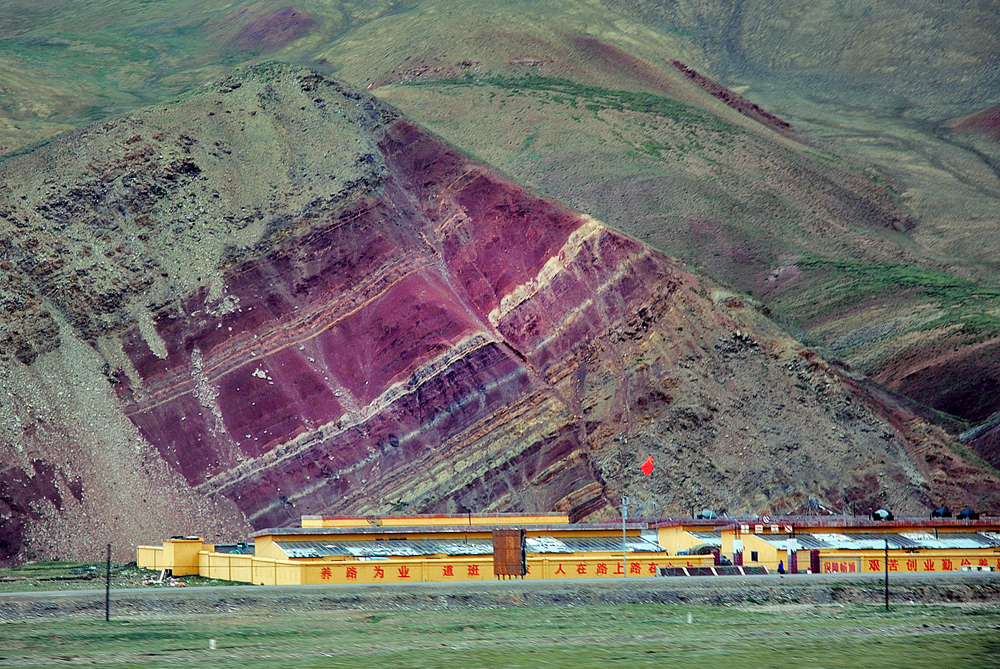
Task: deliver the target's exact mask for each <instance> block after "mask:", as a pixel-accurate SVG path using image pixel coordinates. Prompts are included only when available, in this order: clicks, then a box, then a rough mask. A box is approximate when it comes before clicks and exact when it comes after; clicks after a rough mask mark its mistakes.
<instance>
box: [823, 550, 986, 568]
mask: <svg viewBox="0 0 1000 669" xmlns="http://www.w3.org/2000/svg"><path fill="white" fill-rule="evenodd" d="M884 560H885V551H884V550H881V551H880V550H872V551H867V550H866V551H836V550H820V554H819V562H820V571H821V572H822V573H824V574H830V573H849V574H853V573H857V572H866V573H867V572H883V571H884V570H885V562H884ZM963 565H971V566H984V567H993V568H994V569H997V570H1000V552H998V551H995V550H994V549H990V548H984V549H969V550H956V549H950V550H944V549H920V550H916V551H914V552H906V551H905V550H890V551H889V573H893V572H897V573H910V574H913V573H927V572H938V571H959V570H960V569H961V568H962V566H963Z"/></svg>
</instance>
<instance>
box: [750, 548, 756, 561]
mask: <svg viewBox="0 0 1000 669" xmlns="http://www.w3.org/2000/svg"><path fill="white" fill-rule="evenodd" d="M756 561H757V551H750V562H756Z"/></svg>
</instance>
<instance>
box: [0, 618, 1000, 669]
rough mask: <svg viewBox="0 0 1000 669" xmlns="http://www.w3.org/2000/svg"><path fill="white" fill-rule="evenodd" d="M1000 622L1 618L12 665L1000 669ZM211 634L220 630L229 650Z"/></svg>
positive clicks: (2, 649)
mask: <svg viewBox="0 0 1000 669" xmlns="http://www.w3.org/2000/svg"><path fill="white" fill-rule="evenodd" d="M689 613H690V614H691V618H692V622H691V624H688V614H689ZM997 630H1000V610H998V609H996V608H991V609H961V608H951V607H925V606H905V607H897V608H896V609H895V610H893V611H891V612H890V613H885V612H884V611H882V610H881V609H878V608H862V607H847V608H841V607H839V606H836V607H813V606H790V607H785V608H771V609H761V610H747V609H732V608H724V607H678V606H656V605H643V606H617V607H609V606H602V607H560V608H516V609H515V608H510V609H499V610H486V611H419V612H418V611H406V612H394V611H383V612H375V613H373V612H357V611H330V612H320V613H317V612H310V613H302V612H296V611H294V609H292V610H287V611H282V612H280V613H279V612H269V613H254V614H242V615H239V614H222V615H200V616H196V615H187V616H177V617H170V618H161V619H138V618H137V619H132V620H124V619H118V620H112V622H111V623H105V622H104V621H102V620H95V621H79V620H75V621H73V622H58V621H48V620H46V621H38V622H36V621H30V622H17V623H7V624H3V625H2V626H0V636H2V638H3V639H4V641H3V643H2V644H0V665H15V666H21V667H43V666H64V665H65V664H66V663H67V662H73V663H75V664H76V663H79V664H96V665H98V666H116V667H132V666H140V665H146V664H147V663H154V662H155V663H170V664H171V665H206V664H209V663H211V664H212V665H213V666H218V667H230V666H233V667H235V666H240V667H246V666H252V667H290V666H294V667H375V666H377V667H382V668H384V669H388V668H390V667H407V668H411V669H412V668H417V667H442V668H446V667H462V668H463V669H465V668H468V669H472V668H476V667H602V666H603V667H665V666H671V667H676V666H694V665H701V666H714V667H731V666H748V667H788V666H802V667H805V666H807V667H810V668H819V667H879V668H881V667H908V668H910V669H918V668H920V667H928V668H941V667H996V666H1000V659H998V656H997V651H1000V633H998V631H997ZM210 639H215V640H216V649H215V650H210V648H209V640H210Z"/></svg>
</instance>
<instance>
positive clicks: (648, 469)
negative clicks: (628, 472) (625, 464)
mask: <svg viewBox="0 0 1000 669" xmlns="http://www.w3.org/2000/svg"><path fill="white" fill-rule="evenodd" d="M639 469H641V470H642V473H643V474H644V475H645V476H649V475H650V474H652V473H653V456H652V455H651V456H649V459H648V460H646V462H644V463H643V465H642V467H640V468H639Z"/></svg>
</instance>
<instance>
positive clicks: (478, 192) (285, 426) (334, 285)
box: [0, 64, 1000, 561]
mask: <svg viewBox="0 0 1000 669" xmlns="http://www.w3.org/2000/svg"><path fill="white" fill-rule="evenodd" d="M0 181H2V183H3V184H4V191H3V196H2V200H0V204H2V211H0V215H2V219H0V244H2V247H3V249H4V258H5V259H6V260H5V261H4V264H3V265H0V273H2V274H0V281H2V283H0V286H2V290H3V293H2V302H0V305H2V308H3V314H2V316H3V317H2V319H0V322H2V323H3V325H2V326H0V327H2V331H3V337H2V340H0V341H2V342H3V348H2V352H0V353H2V355H0V358H2V366H0V383H2V390H3V391H4V392H3V397H5V398H6V399H4V400H3V402H2V406H3V413H2V414H0V419H2V423H0V430H2V434H3V441H2V445H0V448H2V450H0V458H2V462H3V472H4V473H3V477H2V478H0V485H2V486H3V488H2V491H3V495H2V499H3V500H4V504H5V505H6V508H5V509H4V512H3V514H2V516H0V532H2V535H3V537H4V542H3V546H5V547H6V548H5V553H4V555H3V556H2V558H3V560H4V561H16V560H23V559H25V558H26V557H32V556H47V557H49V556H70V555H74V556H75V555H84V554H87V553H88V552H89V553H93V552H94V551H95V550H96V547H98V546H100V545H101V544H103V543H104V542H105V541H106V540H107V538H108V537H113V539H114V541H113V543H115V544H116V545H124V546H127V545H130V544H135V543H141V542H148V541H154V540H157V539H159V538H162V536H163V535H165V534H166V535H170V534H187V533H194V532H198V533H208V534H210V535H212V536H214V537H215V538H217V539H236V538H239V537H240V536H241V534H242V533H243V532H245V531H246V529H247V528H248V527H263V526H269V525H280V524H286V523H291V522H294V521H295V520H297V518H298V516H299V515H301V514H303V513H330V512H350V513H371V512H386V511H388V510H391V509H397V510H398V509H409V510H412V511H441V510H449V511H456V510H462V509H469V510H474V511H477V512H478V511H488V510H494V509H496V510H537V511H543V510H551V509H560V510H565V511H567V512H569V513H570V515H571V516H572V517H573V518H594V519H598V518H610V517H614V515H615V514H616V511H615V508H616V507H615V505H616V500H617V499H618V497H619V495H620V494H621V493H622V492H623V491H626V490H627V491H628V492H629V493H630V494H631V495H632V496H633V499H634V500H635V501H636V502H637V504H638V508H639V509H640V511H641V512H646V513H653V512H658V513H683V512H685V511H689V510H690V508H691V507H692V506H702V507H703V506H708V507H712V508H716V509H718V510H720V511H728V512H730V513H735V512H739V511H756V512H764V511H768V512H774V513H780V512H782V511H788V510H791V509H793V508H795V507H796V506H798V505H800V504H801V503H803V502H804V501H806V500H807V499H810V498H812V499H816V500H818V501H820V502H821V503H823V504H825V505H827V506H833V507H835V508H845V507H853V508H854V509H855V510H856V511H858V512H859V513H861V512H867V511H870V510H871V509H872V508H875V507H879V506H884V505H888V506H891V507H892V508H893V509H894V510H896V511H897V512H922V511H923V510H924V509H925V508H928V507H932V506H938V505H940V504H949V505H953V506H966V505H974V506H977V507H979V508H984V509H985V508H995V507H996V506H997V501H998V500H997V495H998V492H997V491H998V489H1000V487H998V486H997V483H998V480H997V477H996V475H995V473H994V472H993V471H992V470H990V469H989V468H988V467H984V466H982V465H981V464H976V463H975V462H970V461H968V460H965V459H964V458H963V457H962V456H960V455H958V452H959V447H958V446H957V444H956V443H955V442H954V440H953V439H951V438H950V437H948V435H946V434H945V433H944V432H942V431H941V430H940V429H937V428H935V427H933V426H932V425H929V424H928V423H927V422H926V420H925V419H923V418H921V417H920V415H919V412H918V411H915V410H914V409H912V408H910V407H908V406H907V405H905V404H903V403H900V402H899V401H898V400H897V399H896V398H894V397H892V396H891V395H888V394H885V393H883V392H882V391H880V390H879V389H877V388H876V387H874V386H872V385H871V384H870V383H869V382H867V381H866V380H865V379H863V378H862V377H858V376H855V375H852V374H850V373H848V372H845V371H844V370H842V369H840V368H838V367H836V366H831V365H830V364H828V363H826V362H825V361H824V360H823V359H822V358H820V357H819V356H817V355H816V354H815V353H813V352H811V351H809V350H807V349H804V348H802V347H801V346H800V345H798V344H796V343H795V342H794V341H792V340H790V339H789V338H788V337H787V336H785V335H783V334H782V333H781V332H780V331H779V330H777V329H776V328H775V327H774V326H773V324H771V322H770V321H768V320H767V319H765V318H764V317H763V316H762V315H761V314H760V313H758V309H757V308H755V307H754V306H753V305H751V304H748V303H747V302H746V301H745V300H744V299H742V298H740V297H739V296H737V295H735V294H733V293H731V292H728V291H725V290H723V289H721V288H719V287H717V286H714V285H712V284H711V283H710V282H707V281H704V280H700V279H698V278H697V277H695V276H693V275H691V274H689V273H687V272H686V271H685V270H684V269H683V268H682V266H681V265H680V263H678V262H677V261H674V260H671V259H670V258H668V257H666V256H664V255H662V254H661V253H659V252H657V251H655V250H653V249H651V248H649V247H647V246H645V245H643V244H642V243H640V242H639V241H637V240H635V239H632V238H629V237H626V236H624V235H622V234H620V233H618V232H615V231H613V230H611V229H609V228H607V227H605V226H604V225H602V224H600V223H599V222H597V221H595V220H593V219H591V218H589V217H587V216H586V215H584V214H581V213H578V212H575V211H573V210H570V209H568V208H567V207H565V206H564V205H561V204H558V203H555V202H553V201H551V200H547V199H545V198H543V197H541V196H539V195H538V194H536V193H534V192H532V191H530V190H528V189H526V188H525V187H523V186H521V185H519V184H516V183H514V182H512V181H510V180H509V179H507V178H506V177H503V176H502V175H500V174H499V173H497V172H495V171H494V170H492V169H491V168H489V167H487V166H485V165H484V164H482V163H480V162H478V161H476V160H474V159H472V158H470V157H468V156H466V155H464V154H462V153H461V152H460V151H458V150H457V149H455V148H454V147H452V146H450V145H448V144H446V143H445V142H443V141H442V140H441V139H439V138H437V137H435V136H433V135H431V134H429V133H428V132H427V131H424V130H422V129H420V128H419V127H418V126H416V125H414V124H412V123H411V122H410V121H408V120H406V119H404V118H403V117H401V116H399V114H398V113H397V112H396V111H394V110H393V109H391V108H389V107H388V106H386V105H384V104H383V103H380V102H378V101H376V100H374V99H373V98H371V97H369V96H368V95H366V94H363V93H359V92H357V91H354V90H353V89H350V88H347V87H344V86H342V85H340V84H337V83H336V82H334V81H332V80H329V79H326V78H324V77H323V76H322V75H319V74H317V73H315V72H311V71H308V70H304V69H299V68H294V67H290V66H285V65H275V64H269V65H262V66H259V67H255V68H252V69H249V70H246V71H242V72H240V73H238V74H236V75H233V76H231V77H228V78H226V79H224V80H222V81H221V82H219V83H217V84H215V85H213V86H211V87H207V88H204V89H202V90H200V91H199V92H198V93H197V94H192V95H189V96H186V97H184V98H182V99H180V100H177V101H174V102H172V103H171V104H168V105H165V106H159V107H152V108H149V109H147V110H143V111H140V112H136V113H134V114H131V115H128V116H124V117H121V118H117V119H114V120H112V121H108V122H105V123H101V124H98V125H94V126H89V127H87V128H85V129H83V130H81V131H78V132H75V133H71V134H70V135H67V136H66V137H64V138H62V139H60V140H59V141H55V142H52V143H50V144H49V145H47V146H45V147H43V148H40V149H38V150H36V151H34V152H32V153H30V154H27V155H24V156H20V157H17V158H14V159H11V160H8V161H7V162H5V163H3V164H2V165H0ZM650 454H652V455H654V458H655V459H656V462H657V470H656V472H655V473H654V475H653V476H652V477H650V478H648V479H647V478H644V477H642V476H641V474H640V473H639V472H638V464H639V463H641V461H642V460H643V459H645V457H646V456H647V455H650ZM121 552H122V555H123V556H124V555H127V550H122V551H121Z"/></svg>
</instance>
